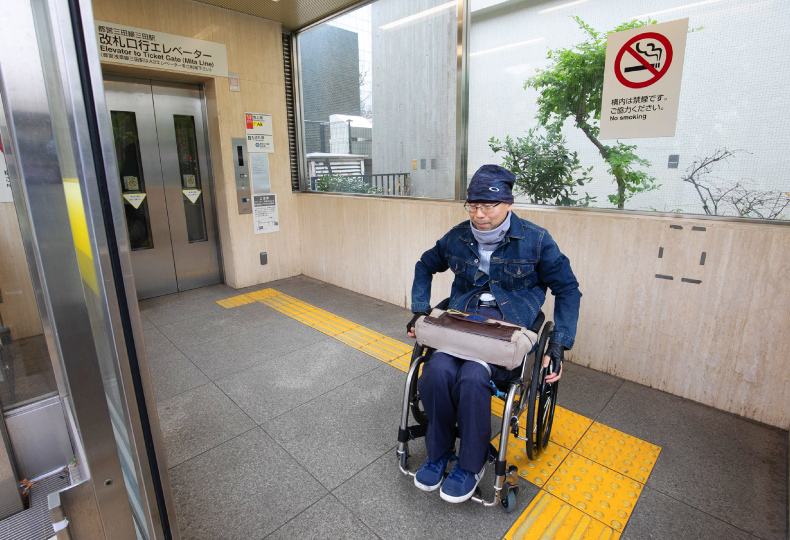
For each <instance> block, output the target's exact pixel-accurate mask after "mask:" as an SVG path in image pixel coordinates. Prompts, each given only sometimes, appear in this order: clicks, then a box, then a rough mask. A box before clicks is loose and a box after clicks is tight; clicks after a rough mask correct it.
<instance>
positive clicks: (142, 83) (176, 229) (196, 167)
mask: <svg viewBox="0 0 790 540" xmlns="http://www.w3.org/2000/svg"><path fill="white" fill-rule="evenodd" d="M105 92H106V96H107V107H108V110H109V112H110V117H111V121H112V124H113V135H114V138H115V153H116V159H117V162H118V171H119V176H120V179H119V180H120V184H121V187H122V191H123V196H124V210H125V215H126V225H127V232H128V234H129V243H130V245H131V248H132V265H133V269H134V280H135V285H136V288H137V296H138V298H140V299H143V298H150V297H153V296H160V295H163V294H169V293H174V292H178V291H185V290H188V289H194V288H196V287H203V286H206V285H211V284H214V283H219V282H220V271H219V256H218V252H217V242H216V234H215V227H214V213H213V200H212V189H211V188H212V183H211V177H210V173H209V167H208V152H207V150H206V149H207V144H206V141H207V137H206V133H205V128H204V116H203V105H202V104H203V101H202V97H201V91H200V88H199V87H197V86H191V85H185V84H180V83H163V82H157V83H155V84H153V85H152V84H151V83H150V81H146V80H134V79H126V78H116V77H108V78H107V79H105ZM142 195H144V198H142ZM141 198H142V200H141Z"/></svg>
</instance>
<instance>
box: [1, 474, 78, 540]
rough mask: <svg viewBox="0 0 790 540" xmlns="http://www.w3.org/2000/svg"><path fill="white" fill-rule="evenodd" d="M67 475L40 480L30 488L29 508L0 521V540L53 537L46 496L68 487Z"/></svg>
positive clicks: (42, 539)
mask: <svg viewBox="0 0 790 540" xmlns="http://www.w3.org/2000/svg"><path fill="white" fill-rule="evenodd" d="M68 485H69V477H68V473H66V472H63V473H60V474H55V475H52V476H50V477H47V478H44V479H43V480H40V481H39V482H38V483H37V484H36V485H35V486H33V487H32V488H30V508H28V509H27V510H23V511H22V512H19V513H18V514H14V515H13V516H11V517H9V518H6V519H4V520H2V521H0V540H47V539H48V538H52V537H53V536H55V532H54V531H53V530H52V519H50V516H49V507H48V505H47V496H48V495H49V494H50V493H54V492H56V491H60V490H61V489H64V488H66V487H68Z"/></svg>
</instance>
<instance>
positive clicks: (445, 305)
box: [434, 298, 450, 309]
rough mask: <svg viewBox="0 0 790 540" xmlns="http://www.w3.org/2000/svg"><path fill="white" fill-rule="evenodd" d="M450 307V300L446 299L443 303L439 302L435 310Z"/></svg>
mask: <svg viewBox="0 0 790 540" xmlns="http://www.w3.org/2000/svg"><path fill="white" fill-rule="evenodd" d="M448 307H450V299H449V298H445V299H444V300H442V301H441V302H439V303H438V304H436V305H435V306H434V308H435V309H447V308H448Z"/></svg>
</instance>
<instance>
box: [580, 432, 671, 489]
mask: <svg viewBox="0 0 790 540" xmlns="http://www.w3.org/2000/svg"><path fill="white" fill-rule="evenodd" d="M574 451H575V452H577V453H579V454H581V455H582V456H584V457H587V458H589V459H591V460H593V461H595V462H597V463H601V464H603V465H606V466H607V467H609V468H610V469H613V470H615V471H617V472H619V473H621V474H623V475H624V476H627V477H629V478H632V479H634V480H637V481H639V482H641V483H643V484H644V483H645V482H647V478H648V476H650V473H651V471H652V470H653V467H654V466H655V464H656V459H658V454H659V453H660V452H661V448H660V447H658V446H656V445H654V444H650V443H649V442H645V441H643V440H642V439H637V438H636V437H632V436H631V435H628V434H626V433H623V432H622V431H618V430H616V429H614V428H610V427H609V426H605V425H603V424H601V423H599V422H593V425H592V426H590V429H588V430H587V433H585V434H584V437H582V440H581V441H579V443H578V444H577V445H576V447H575V448H574Z"/></svg>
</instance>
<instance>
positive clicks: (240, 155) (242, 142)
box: [232, 137, 252, 214]
mask: <svg viewBox="0 0 790 540" xmlns="http://www.w3.org/2000/svg"><path fill="white" fill-rule="evenodd" d="M232 140H233V170H234V171H235V173H236V200H237V202H238V204H239V214H252V187H251V185H250V172H249V167H248V166H247V162H248V160H247V139H246V138H244V137H234V138H233V139H232Z"/></svg>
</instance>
